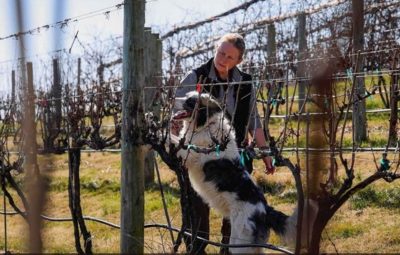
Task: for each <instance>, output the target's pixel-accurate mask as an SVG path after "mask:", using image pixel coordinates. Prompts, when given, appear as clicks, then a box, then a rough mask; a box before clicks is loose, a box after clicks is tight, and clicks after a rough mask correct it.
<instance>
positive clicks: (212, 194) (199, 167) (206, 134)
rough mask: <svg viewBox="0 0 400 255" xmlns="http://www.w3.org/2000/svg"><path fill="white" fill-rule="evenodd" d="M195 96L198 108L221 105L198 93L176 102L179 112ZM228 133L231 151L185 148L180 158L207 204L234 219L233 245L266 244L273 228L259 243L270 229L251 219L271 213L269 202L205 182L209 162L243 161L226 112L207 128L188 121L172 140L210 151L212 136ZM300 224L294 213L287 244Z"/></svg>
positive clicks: (288, 225) (237, 250)
mask: <svg viewBox="0 0 400 255" xmlns="http://www.w3.org/2000/svg"><path fill="white" fill-rule="evenodd" d="M191 97H192V98H193V97H194V98H196V97H197V99H198V100H200V101H199V106H198V107H204V106H208V107H210V108H213V107H214V108H215V107H219V105H218V103H217V102H216V101H215V100H214V99H213V98H211V97H210V96H209V95H208V94H200V95H199V94H198V93H197V92H189V93H188V94H187V95H186V96H185V97H182V98H176V99H175V105H174V109H175V110H176V111H179V110H182V109H184V104H185V102H186V100H188V98H191ZM193 114H196V111H194V112H193ZM222 130H223V132H222ZM228 131H230V132H229V143H228V145H227V148H226V149H225V150H223V151H221V152H220V155H219V156H217V155H216V153H214V152H212V153H210V154H205V153H197V152H193V151H191V150H183V149H182V150H180V151H179V152H178V155H179V156H180V157H182V159H183V160H184V164H185V166H186V167H187V169H188V172H189V178H190V181H191V184H192V187H193V189H194V190H195V191H196V192H197V193H198V194H199V195H200V197H201V198H202V199H203V200H204V201H205V202H206V203H208V204H209V205H210V207H211V208H214V209H215V210H217V211H218V212H220V213H221V214H222V215H223V217H225V218H228V219H229V220H230V222H231V236H230V241H229V243H230V244H249V243H254V242H256V243H259V244H264V243H265V242H266V241H267V240H268V237H269V229H265V233H266V235H265V236H263V237H262V239H264V240H256V241H255V240H254V235H255V233H254V231H255V229H257V228H262V227H264V228H267V226H259V225H257V226H256V225H255V223H254V221H252V220H251V217H252V216H253V215H254V214H255V213H264V214H267V213H268V212H266V207H268V205H267V203H266V200H263V199H260V200H259V201H258V202H257V203H254V202H253V203H250V202H248V201H243V200H240V199H238V195H237V194H236V193H235V192H227V191H224V192H221V191H219V190H218V188H217V185H216V183H214V182H212V181H206V180H205V179H206V176H205V173H204V170H203V167H204V165H205V164H206V163H207V162H209V161H212V160H218V159H227V160H230V161H232V162H233V161H235V160H236V161H237V160H238V159H239V158H240V155H239V150H238V147H237V145H236V141H235V132H234V130H233V129H232V127H231V125H230V121H229V120H228V119H227V118H226V117H225V116H224V112H223V111H222V110H220V111H217V112H214V113H213V114H212V115H210V116H209V118H208V119H207V122H206V123H205V125H203V126H198V125H197V123H196V116H192V118H191V119H190V118H186V119H184V121H183V128H182V129H181V131H180V133H179V137H177V136H174V135H171V139H172V141H173V142H174V143H176V144H178V141H179V140H180V139H181V138H182V137H185V138H186V141H185V142H186V144H189V143H190V144H193V145H195V146H197V147H202V148H207V147H208V146H209V145H210V144H212V140H211V136H210V135H211V134H212V135H213V136H214V137H216V138H217V139H218V140H219V141H221V140H222V137H223V136H224V135H226V134H227V133H228ZM243 176H244V177H243V178H248V179H250V180H251V182H252V185H254V186H256V184H255V183H254V181H253V180H252V179H251V176H250V174H248V173H247V171H244V175H243ZM269 208H270V207H269ZM272 210H273V209H272ZM296 222H297V213H294V214H293V215H292V216H291V217H289V218H288V219H287V220H286V222H285V223H286V226H282V227H284V228H285V229H286V230H285V236H284V238H285V239H286V240H287V241H288V240H289V241H290V240H293V238H294V236H295V233H296V229H295V226H296ZM263 231H264V230H263ZM229 250H230V252H231V253H252V254H253V253H262V249H261V248H252V247H249V248H230V249H229Z"/></svg>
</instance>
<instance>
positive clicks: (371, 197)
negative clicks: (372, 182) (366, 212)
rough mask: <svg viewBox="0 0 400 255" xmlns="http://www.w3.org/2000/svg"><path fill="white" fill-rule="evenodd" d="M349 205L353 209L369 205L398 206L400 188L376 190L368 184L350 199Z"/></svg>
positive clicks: (394, 207) (399, 206)
mask: <svg viewBox="0 0 400 255" xmlns="http://www.w3.org/2000/svg"><path fill="white" fill-rule="evenodd" d="M350 205H351V208H352V209H355V210H359V209H364V208H366V207H371V206H374V207H382V208H389V209H390V208H391V209H396V208H400V188H388V189H383V190H377V189H374V188H373V187H371V186H368V187H367V188H365V189H363V190H361V191H359V192H357V193H356V194H355V195H354V196H353V197H352V198H351V199H350Z"/></svg>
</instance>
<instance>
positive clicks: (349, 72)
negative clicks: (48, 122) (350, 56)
mask: <svg viewBox="0 0 400 255" xmlns="http://www.w3.org/2000/svg"><path fill="white" fill-rule="evenodd" d="M346 72H347V76H348V77H349V78H351V77H352V76H353V72H352V71H351V68H349V69H347V70H346Z"/></svg>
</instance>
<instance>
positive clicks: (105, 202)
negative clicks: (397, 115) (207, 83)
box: [0, 153, 400, 253]
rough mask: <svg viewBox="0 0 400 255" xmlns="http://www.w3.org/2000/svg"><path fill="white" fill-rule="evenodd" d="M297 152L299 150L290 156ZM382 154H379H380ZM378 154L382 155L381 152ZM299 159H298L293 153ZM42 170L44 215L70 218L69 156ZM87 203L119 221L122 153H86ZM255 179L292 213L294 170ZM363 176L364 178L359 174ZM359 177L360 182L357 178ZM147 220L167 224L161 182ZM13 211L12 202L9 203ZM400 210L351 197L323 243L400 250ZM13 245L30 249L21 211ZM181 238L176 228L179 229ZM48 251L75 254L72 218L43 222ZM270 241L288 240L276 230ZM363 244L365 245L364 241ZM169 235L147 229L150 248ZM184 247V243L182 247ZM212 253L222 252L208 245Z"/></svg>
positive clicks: (173, 203) (13, 225) (169, 183)
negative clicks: (357, 203) (358, 205)
mask: <svg viewBox="0 0 400 255" xmlns="http://www.w3.org/2000/svg"><path fill="white" fill-rule="evenodd" d="M289 156H291V157H293V156H294V155H289ZM377 157H378V156H377ZM378 158H379V157H378ZM293 159H294V158H293ZM357 160H358V161H357V164H356V170H357V173H356V176H358V177H363V176H366V175H367V174H369V173H372V171H374V164H373V163H372V161H371V160H372V156H371V154H367V153H363V154H359V155H357ZM40 162H41V169H42V171H43V172H44V173H46V175H48V177H49V178H50V179H51V183H50V191H49V192H48V201H47V204H46V209H45V212H44V214H46V215H49V216H53V217H70V211H69V208H68V194H67V186H66V184H67V178H68V162H67V156H66V155H53V156H46V159H45V158H43V156H41V158H40ZM160 166H161V175H162V181H163V185H164V187H165V193H166V199H167V203H168V208H169V214H170V217H171V221H172V225H173V226H175V227H178V228H179V226H180V224H181V218H180V217H181V216H180V206H179V190H178V189H177V187H178V185H177V182H176V179H175V176H174V173H173V172H172V171H170V170H169V169H167V168H166V167H165V166H164V165H163V164H160ZM80 175H81V180H82V182H81V185H82V208H83V212H84V214H85V215H90V216H95V217H99V218H101V219H104V220H107V221H110V222H113V223H116V224H119V217H120V216H119V214H120V195H119V190H118V186H119V179H120V155H119V154H116V153H92V154H87V153H83V154H82V165H81V172H80ZM254 178H255V179H256V181H257V182H258V183H259V184H261V185H262V186H263V187H264V188H265V189H264V190H266V193H265V195H266V197H267V199H268V202H269V203H270V204H271V205H272V206H274V207H275V208H276V209H278V210H281V211H283V212H285V213H290V212H291V211H292V210H293V208H294V206H295V201H294V198H293V192H294V190H295V189H294V182H293V178H292V176H291V173H290V172H289V171H288V170H287V169H284V168H280V169H278V171H277V173H275V174H274V175H272V176H266V175H265V174H264V173H263V165H262V164H261V162H256V163H255V171H254ZM358 180H359V179H358ZM358 180H357V181H358ZM372 187H373V188H374V189H376V190H385V189H394V188H396V189H400V183H399V182H395V183H392V184H387V183H385V182H383V181H380V182H378V183H376V184H374V185H372ZM145 203H146V215H145V222H146V223H147V224H150V223H161V224H166V219H165V215H164V212H163V208H162V204H161V197H160V193H159V190H158V188H157V186H154V187H151V188H149V189H147V190H146V196H145ZM7 209H8V210H10V207H9V206H8V207H7ZM399 212H400V209H399V208H379V207H376V206H373V205H371V206H367V207H365V208H362V209H354V208H353V207H352V206H351V201H349V202H348V203H346V204H345V205H344V206H343V207H342V208H341V210H340V211H339V212H338V213H337V215H336V216H335V217H334V219H333V220H332V221H331V222H330V224H329V225H328V227H327V229H326V231H325V232H324V239H323V242H322V244H321V247H322V250H323V251H325V252H329V253H330V252H335V251H336V250H337V251H338V252H340V253H357V252H362V253H364V252H369V253H378V252H379V253H388V252H399V251H400V238H399V236H400V216H399V215H400V214H399ZM3 225H4V219H3V217H1V218H0V227H1V230H0V249H4V230H3V227H2V226H3ZM7 226H8V231H7V239H8V249H9V250H10V251H12V252H26V247H25V240H26V238H27V237H26V233H27V231H26V228H27V224H26V223H25V222H24V220H23V219H22V218H21V217H19V216H8V217H7ZM87 226H88V229H89V231H90V232H91V234H92V236H93V245H94V246H93V250H94V252H95V253H116V252H118V251H119V230H118V229H113V228H110V227H108V226H104V225H101V224H99V223H95V222H89V221H87ZM220 227H221V217H220V216H219V215H217V214H216V213H215V212H214V211H212V214H211V230H210V233H211V234H210V238H211V240H214V241H219V240H220V238H221V236H220ZM174 236H175V237H176V233H174ZM43 240H44V251H45V252H51V253H53V252H54V253H73V252H75V248H74V237H73V229H72V223H71V222H62V223H60V222H47V221H45V222H44V223H43ZM270 242H271V243H273V244H277V245H283V244H282V243H281V242H280V240H279V238H278V237H277V236H276V235H274V234H273V235H272V237H271V239H270ZM361 244H362V245H361ZM171 248H172V246H171V241H170V234H169V232H168V231H166V230H160V229H155V228H151V229H145V249H146V252H148V253H155V252H161V253H168V252H170V251H171ZM181 249H182V250H181V251H182V252H183V251H184V247H183V246H182V247H181ZM207 251H208V252H218V249H216V248H215V247H211V246H209V247H208V248H207Z"/></svg>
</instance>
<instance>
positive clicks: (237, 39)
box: [216, 33, 246, 59]
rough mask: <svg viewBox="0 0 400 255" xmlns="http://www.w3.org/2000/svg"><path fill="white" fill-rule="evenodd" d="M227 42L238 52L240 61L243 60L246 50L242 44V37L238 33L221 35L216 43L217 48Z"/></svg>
mask: <svg viewBox="0 0 400 255" xmlns="http://www.w3.org/2000/svg"><path fill="white" fill-rule="evenodd" d="M223 42H229V43H232V44H233V46H235V48H236V49H238V50H239V57H240V59H242V58H243V55H244V51H245V50H246V43H245V42H244V39H243V36H241V35H240V34H238V33H228V34H225V35H223V36H222V37H221V38H220V39H219V40H218V42H217V45H216V46H217V48H218V47H219V46H220V45H221V44H222V43H223Z"/></svg>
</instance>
